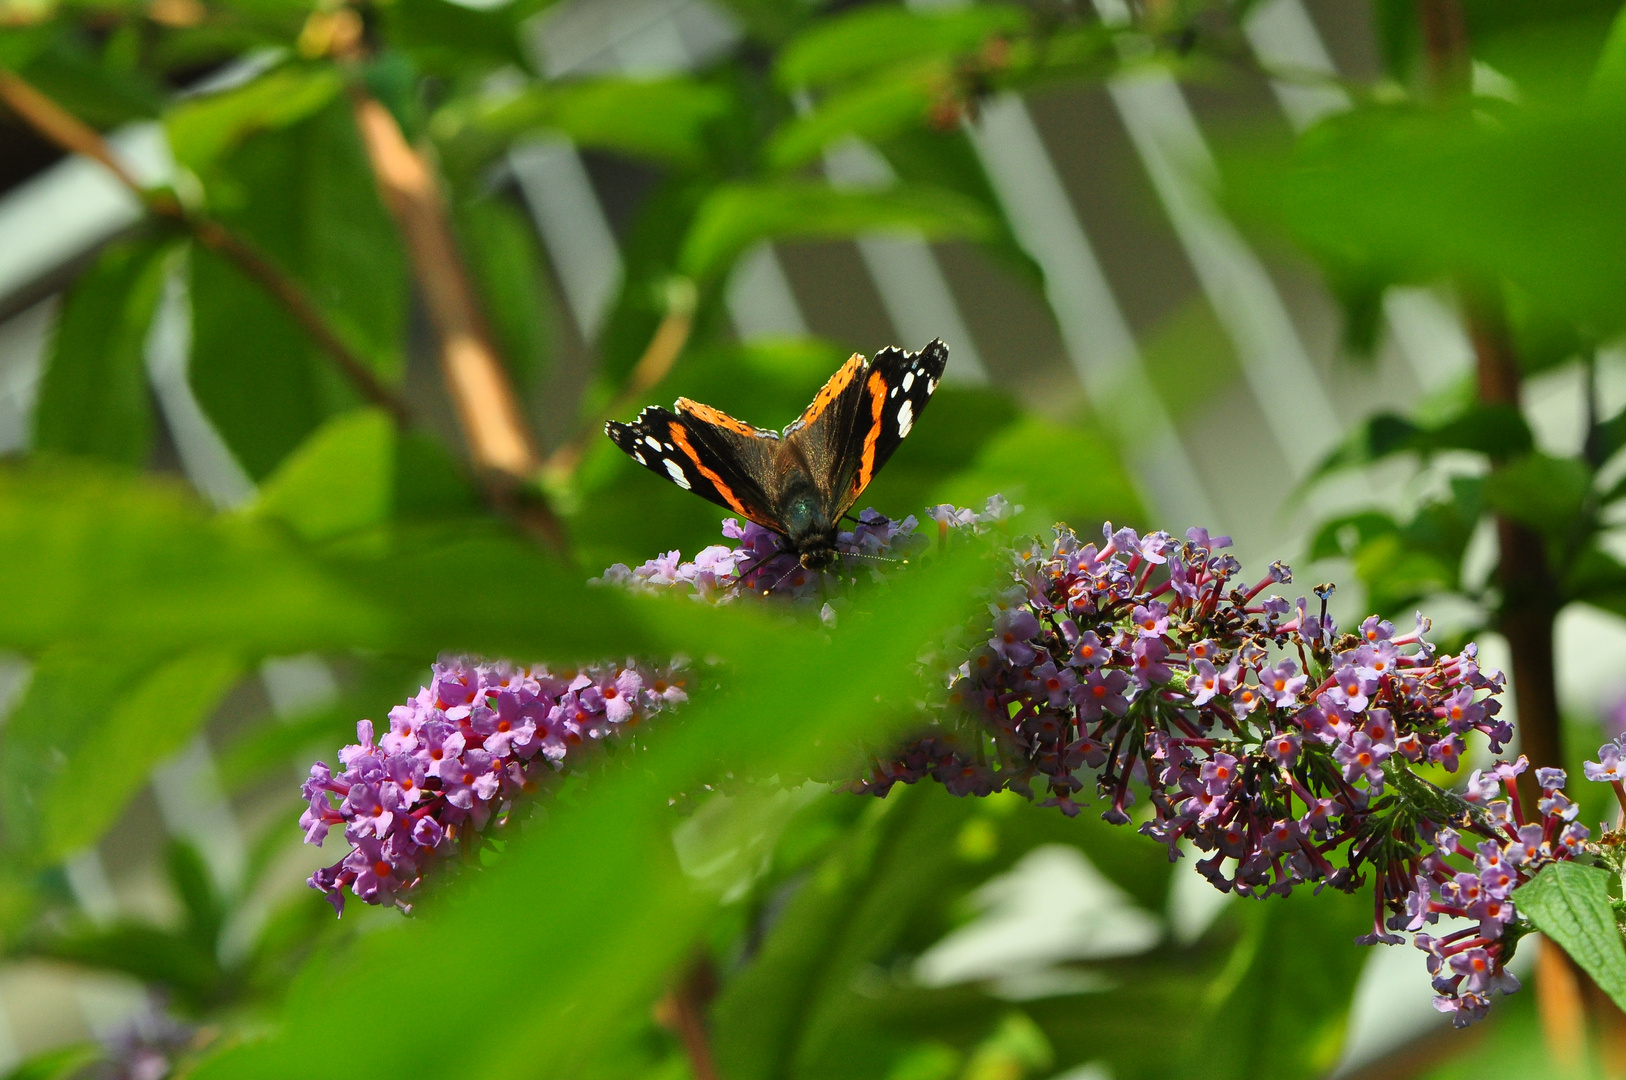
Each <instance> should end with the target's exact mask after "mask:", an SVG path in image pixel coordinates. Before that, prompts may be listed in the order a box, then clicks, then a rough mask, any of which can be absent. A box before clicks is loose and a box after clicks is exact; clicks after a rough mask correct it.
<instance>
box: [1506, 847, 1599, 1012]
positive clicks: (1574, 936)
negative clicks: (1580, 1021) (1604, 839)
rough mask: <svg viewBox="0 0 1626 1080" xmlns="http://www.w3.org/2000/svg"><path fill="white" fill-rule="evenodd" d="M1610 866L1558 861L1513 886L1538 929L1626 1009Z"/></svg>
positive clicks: (1514, 891)
mask: <svg viewBox="0 0 1626 1080" xmlns="http://www.w3.org/2000/svg"><path fill="white" fill-rule="evenodd" d="M1611 880H1612V877H1611V875H1610V874H1609V872H1608V871H1606V870H1603V869H1602V868H1599V867H1593V866H1581V865H1579V864H1577V863H1572V862H1555V863H1551V864H1549V865H1547V866H1545V867H1543V868H1542V869H1541V872H1540V873H1538V874H1537V875H1536V876H1535V877H1533V878H1531V879H1530V880H1529V881H1527V882H1525V883H1524V884H1523V885H1520V886H1519V887H1518V888H1517V889H1515V890H1513V901H1514V903H1516V904H1517V905H1518V907H1519V910H1520V911H1521V912H1523V913H1524V914H1525V915H1526V916H1527V917H1528V918H1529V919H1530V921H1531V922H1533V923H1535V924H1536V929H1538V930H1540V931H1541V932H1542V933H1543V934H1546V935H1547V936H1548V937H1550V938H1552V939H1553V940H1554V941H1555V942H1557V943H1558V944H1559V945H1560V946H1561V947H1562V948H1563V950H1564V951H1565V952H1567V953H1569V955H1570V959H1572V960H1574V961H1575V962H1576V963H1577V964H1580V965H1581V967H1582V968H1583V969H1584V970H1585V971H1586V973H1587V974H1588V975H1591V976H1592V978H1593V980H1594V981H1595V982H1596V983H1597V984H1598V986H1599V987H1600V988H1602V990H1603V991H1604V992H1605V993H1606V994H1608V995H1609V996H1610V997H1611V998H1613V999H1614V1001H1615V1003H1616V1004H1617V1005H1620V1006H1621V1007H1623V1008H1626V945H1623V944H1622V943H1621V933H1620V927H1618V926H1617V925H1615V911H1614V908H1613V907H1612V906H1611V904H1610V897H1609V883H1610V881H1611Z"/></svg>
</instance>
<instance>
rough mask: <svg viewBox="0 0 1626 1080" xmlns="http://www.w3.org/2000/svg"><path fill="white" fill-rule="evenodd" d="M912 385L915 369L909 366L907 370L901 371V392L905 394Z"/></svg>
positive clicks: (913, 383)
mask: <svg viewBox="0 0 1626 1080" xmlns="http://www.w3.org/2000/svg"><path fill="white" fill-rule="evenodd" d="M913 385H915V369H914V368H910V369H909V370H908V371H906V372H904V373H903V392H904V393H905V394H907V393H908V392H909V388H910V387H911V386H913Z"/></svg>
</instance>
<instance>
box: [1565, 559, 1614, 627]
mask: <svg viewBox="0 0 1626 1080" xmlns="http://www.w3.org/2000/svg"><path fill="white" fill-rule="evenodd" d="M1564 585H1565V588H1564V594H1565V596H1567V597H1569V598H1571V599H1574V600H1582V601H1585V602H1586V603H1588V604H1592V605H1594V606H1596V607H1600V608H1602V609H1604V610H1605V611H1612V612H1614V613H1615V614H1616V615H1622V616H1626V566H1622V565H1621V563H1620V560H1619V559H1617V558H1615V556H1613V555H1611V554H1610V553H1609V552H1607V551H1604V550H1603V549H1602V548H1600V547H1598V546H1597V544H1596V543H1594V544H1592V545H1589V546H1588V547H1587V548H1585V549H1584V550H1583V551H1582V552H1581V554H1580V556H1579V557H1577V558H1576V560H1575V562H1574V563H1573V564H1572V565H1571V567H1570V573H1569V578H1568V580H1567V581H1566V582H1565V583H1564Z"/></svg>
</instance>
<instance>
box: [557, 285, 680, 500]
mask: <svg viewBox="0 0 1626 1080" xmlns="http://www.w3.org/2000/svg"><path fill="white" fill-rule="evenodd" d="M694 307H695V291H694V285H693V284H692V283H691V282H689V281H688V280H686V279H679V280H677V281H674V282H673V283H672V284H671V285H670V286H669V287H668V288H667V300H666V315H665V316H664V317H663V318H662V319H661V322H660V325H659V326H657V327H656V328H655V334H654V336H653V337H651V338H650V339H649V344H648V345H647V346H645V348H644V354H643V355H642V356H640V357H639V358H638V363H637V364H635V365H633V368H632V373H631V374H630V375H628V376H627V381H626V384H625V385H624V386H622V387H621V390H620V392H619V393H617V394H616V395H615V399H614V400H613V401H611V402H610V403H609V404H608V405H606V406H605V407H604V408H602V409H600V410H598V411H597V412H596V413H593V414H592V415H591V416H589V417H588V418H587V419H586V420H584V421H583V422H582V423H581V424H579V425H578V426H577V428H576V433H575V434H574V435H572V436H571V437H570V438H569V439H566V440H565V441H564V442H563V443H562V444H560V446H559V448H558V449H556V450H554V452H553V453H552V454H550V455H549V456H548V461H547V464H546V465H544V466H543V474H544V475H545V476H548V477H551V478H555V479H558V478H564V477H568V476H570V474H571V473H573V472H575V471H576V466H578V465H580V464H581V460H582V455H583V453H585V452H586V449H587V443H588V440H590V439H592V438H593V437H594V436H596V435H597V434H598V433H599V431H600V430H601V429H602V428H603V426H604V421H606V420H612V419H614V418H615V417H617V416H619V415H621V414H622V413H623V412H626V411H627V410H629V409H630V408H631V407H632V406H634V405H636V404H638V403H639V402H640V401H641V400H642V399H643V397H644V395H645V394H647V393H649V391H651V390H653V389H654V388H655V387H656V386H659V385H660V383H661V381H662V380H663V379H665V378H666V376H667V375H668V374H670V373H671V371H672V365H673V364H675V363H676V362H677V358H678V356H679V355H681V354H682V352H683V346H684V345H686V344H688V341H689V334H690V332H691V331H692V330H693V329H694Z"/></svg>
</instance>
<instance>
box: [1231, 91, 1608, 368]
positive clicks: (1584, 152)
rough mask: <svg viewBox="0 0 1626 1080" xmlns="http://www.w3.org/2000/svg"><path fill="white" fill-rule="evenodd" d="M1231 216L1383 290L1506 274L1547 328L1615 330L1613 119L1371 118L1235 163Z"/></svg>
mask: <svg viewBox="0 0 1626 1080" xmlns="http://www.w3.org/2000/svg"><path fill="white" fill-rule="evenodd" d="M1233 164H1234V166H1235V167H1234V169H1232V170H1231V174H1230V176H1229V178H1228V181H1227V190H1228V191H1229V192H1231V193H1232V195H1233V201H1234V204H1235V205H1236V207H1237V208H1238V209H1239V210H1240V211H1242V212H1243V213H1244V214H1245V215H1247V216H1250V217H1252V218H1254V219H1255V220H1258V221H1264V222H1270V223H1274V224H1276V225H1278V226H1280V227H1282V228H1284V229H1285V230H1286V231H1287V232H1288V233H1289V234H1290V235H1291V236H1292V237H1294V238H1295V239H1296V240H1297V241H1298V242H1299V243H1300V244H1302V245H1303V247H1304V248H1306V249H1308V251H1309V252H1310V253H1312V254H1313V255H1315V256H1316V257H1317V258H1319V259H1320V260H1321V261H1322V262H1323V264H1324V265H1326V266H1329V267H1332V268H1334V272H1335V273H1342V274H1350V273H1357V274H1361V275H1365V276H1366V277H1368V278H1372V279H1376V280H1383V281H1391V282H1392V281H1420V280H1432V279H1435V278H1439V277H1447V278H1450V277H1457V276H1461V275H1466V276H1467V277H1468V278H1470V279H1471V280H1475V281H1483V280H1491V279H1495V278H1498V277H1505V278H1507V279H1508V280H1510V281H1512V282H1513V283H1514V284H1515V285H1517V286H1518V287H1519V288H1520V289H1521V290H1523V291H1524V292H1525V293H1527V294H1528V296H1529V297H1530V300H1531V302H1532V304H1533V305H1534V306H1535V307H1537V308H1539V309H1540V310H1541V311H1542V312H1544V313H1546V314H1547V315H1548V316H1550V317H1553V318H1562V319H1565V320H1568V321H1570V322H1572V323H1576V324H1579V325H1581V326H1582V327H1584V328H1586V329H1587V330H1588V332H1589V334H1591V335H1594V336H1607V335H1609V334H1611V333H1614V332H1615V331H1617V330H1619V329H1620V328H1621V326H1622V325H1623V322H1622V314H1621V313H1622V311H1626V307H1623V306H1622V304H1621V297H1622V296H1623V295H1626V266H1623V264H1622V263H1621V261H1620V260H1619V259H1618V258H1617V257H1616V252H1615V250H1614V247H1613V246H1612V245H1611V244H1610V243H1609V242H1608V241H1607V240H1606V237H1609V236H1612V235H1614V234H1615V233H1617V232H1619V231H1621V230H1622V229H1626V191H1622V190H1621V188H1620V187H1619V185H1615V184H1612V183H1609V182H1608V181H1607V180H1605V179H1604V178H1606V177H1610V176H1614V175H1617V174H1618V173H1619V172H1621V171H1622V169H1623V168H1626V124H1623V123H1622V122H1621V119H1620V116H1619V115H1618V114H1617V112H1616V111H1614V110H1613V109H1612V108H1605V107H1603V106H1598V107H1594V108H1589V109H1582V108H1572V109H1568V110H1563V111H1560V110H1558V109H1538V108H1534V107H1532V108H1528V109H1524V110H1519V111H1513V112H1510V113H1509V114H1508V115H1506V116H1505V117H1502V118H1500V119H1499V120H1498V121H1497V122H1495V123H1482V122H1480V120H1479V119H1478V118H1477V117H1476V116H1475V115H1473V114H1470V113H1468V112H1466V111H1461V110H1459V111H1451V110H1443V111H1439V110H1436V111H1430V112H1426V113H1425V112H1421V111H1408V110H1405V109H1401V108H1369V109H1364V110H1357V111H1356V112H1354V113H1352V114H1349V115H1346V116H1342V117H1335V118H1332V119H1330V120H1327V121H1324V122H1323V123H1321V124H1320V125H1318V126H1317V127H1316V128H1315V129H1313V130H1312V131H1311V132H1310V133H1309V134H1308V135H1307V136H1306V137H1305V138H1304V139H1302V140H1300V143H1299V145H1298V148H1297V149H1296V150H1295V151H1294V153H1293V155H1292V156H1291V158H1290V159H1286V160H1284V159H1283V158H1281V157H1280V156H1279V155H1275V154H1273V153H1272V152H1270V151H1269V150H1267V149H1264V148H1256V149H1255V152H1254V153H1252V154H1250V155H1247V156H1242V155H1238V156H1237V157H1236V158H1235V159H1234V161H1233Z"/></svg>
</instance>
